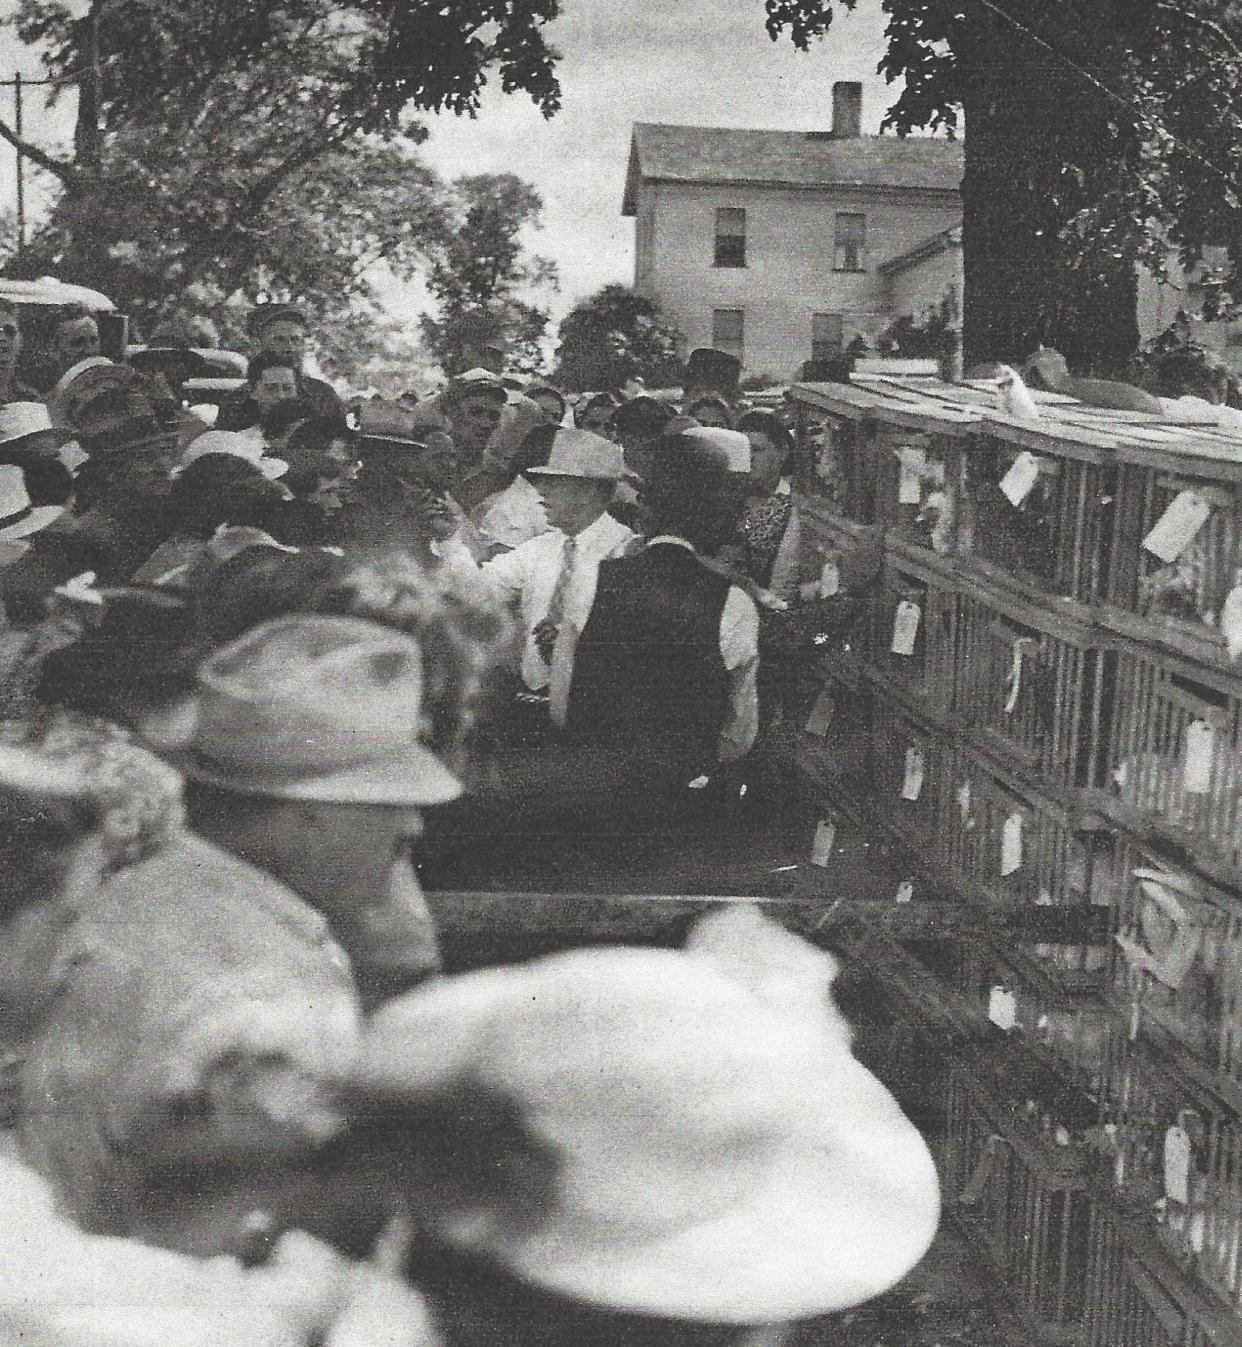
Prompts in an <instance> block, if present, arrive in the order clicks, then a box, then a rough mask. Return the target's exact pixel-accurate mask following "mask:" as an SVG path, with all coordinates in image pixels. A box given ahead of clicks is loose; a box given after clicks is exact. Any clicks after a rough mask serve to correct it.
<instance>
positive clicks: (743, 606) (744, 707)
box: [551, 534, 759, 762]
mask: <svg viewBox="0 0 1242 1347" xmlns="http://www.w3.org/2000/svg"><path fill="white" fill-rule="evenodd" d="M656 543H671V544H673V545H674V546H675V547H684V548H685V549H686V550H687V551H688V552H694V553H695V555H696V556H697V555H698V553H697V551H696V550H695V547H694V545H693V544H692V543H690V542H688V541H687V540H686V539H685V538H677V537H674V536H673V535H672V534H661V535H659V536H658V537H655V538H651V539H649V540H648V542H647V546H648V547H653V546H655V544H656ZM598 578H599V567H598V566H596V567H594V568H593V569H592V570H591V574H590V578H589V592H588V582H587V580H586V579H585V578H584V580H583V583H582V584H581V586H578V587H576V589H577V592H576V593H575V606H574V609H573V610H572V615H571V616H570V618H569V621H570V622H571V623H572V626H573V628H574V633H573V637H572V643H573V645H574V646H575V647H576V646H577V638H578V636H580V635H581V634H582V629H583V627H585V626H586V619H587V618H588V617H589V616H590V614H591V605H592V604H593V603H594V602H595V585H596V582H597V580H598ZM558 644H559V643H558ZM558 654H559V651H558ZM720 657H721V659H722V660H723V662H724V666H725V669H726V670H727V671H728V674H729V713H728V717H727V718H726V720H725V723H724V726H723V728H722V729H721V731H720V744H719V754H720V761H721V762H736V761H737V759H738V758H743V757H745V756H746V754H747V753H749V752H750V750H751V749H752V748H753V747H754V745H755V737H756V736H757V735H758V733H759V687H758V674H759V609H758V608H756V607H755V601H754V599H752V598H751V597H750V595H749V594H747V593H746V592H745V591H744V590H741V589H739V588H738V587H737V585H731V586H730V587H729V592H728V594H727V595H726V596H725V603H724V609H723V611H722V612H721V614H720ZM565 682H566V689H568V684H569V680H568V679H566V680H565ZM551 710H552V719H553V720H555V721H556V722H557V724H560V725H563V724H564V723H565V711H566V707H565V705H563V704H562V705H559V706H558V705H557V704H556V700H555V699H554V701H553V705H552V708H551Z"/></svg>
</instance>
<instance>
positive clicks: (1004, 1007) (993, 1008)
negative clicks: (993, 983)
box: [988, 986, 1018, 1033]
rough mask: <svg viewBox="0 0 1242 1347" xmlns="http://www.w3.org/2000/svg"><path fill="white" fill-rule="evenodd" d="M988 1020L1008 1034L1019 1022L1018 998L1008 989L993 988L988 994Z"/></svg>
mask: <svg viewBox="0 0 1242 1347" xmlns="http://www.w3.org/2000/svg"><path fill="white" fill-rule="evenodd" d="M988 1019H989V1020H991V1021H992V1023H993V1024H994V1025H996V1027H997V1028H998V1029H1003V1030H1004V1031H1005V1032H1006V1033H1009V1032H1010V1030H1011V1029H1012V1028H1013V1027H1014V1025H1015V1024H1017V1022H1018V998H1017V997H1016V996H1015V995H1014V994H1013V992H1011V991H1010V990H1009V988H1008V987H1000V986H997V987H993V988H992V990H991V991H990V992H989V993H988Z"/></svg>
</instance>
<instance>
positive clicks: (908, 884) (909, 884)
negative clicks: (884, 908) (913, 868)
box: [893, 879, 914, 903]
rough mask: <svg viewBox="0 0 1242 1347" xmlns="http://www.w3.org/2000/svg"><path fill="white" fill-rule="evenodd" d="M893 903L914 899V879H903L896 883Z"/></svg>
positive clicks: (907, 901)
mask: <svg viewBox="0 0 1242 1347" xmlns="http://www.w3.org/2000/svg"><path fill="white" fill-rule="evenodd" d="M893 901H894V902H895V903H910V902H913V901H914V880H912V879H903V880H902V881H901V883H900V884H898V885H897V892H896V894H895V895H894V897H893Z"/></svg>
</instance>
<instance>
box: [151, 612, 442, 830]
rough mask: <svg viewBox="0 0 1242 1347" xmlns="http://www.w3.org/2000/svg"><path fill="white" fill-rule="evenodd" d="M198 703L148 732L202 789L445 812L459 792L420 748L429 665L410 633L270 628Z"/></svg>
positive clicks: (320, 623) (213, 678)
mask: <svg viewBox="0 0 1242 1347" xmlns="http://www.w3.org/2000/svg"><path fill="white" fill-rule="evenodd" d="M198 684H199V690H198V695H197V696H196V697H194V698H193V699H192V700H191V701H190V702H189V703H188V704H186V705H184V706H182V707H180V708H178V709H177V710H176V711H175V712H174V713H172V714H170V715H168V716H165V717H162V718H161V719H160V720H159V721H158V722H154V721H153V722H150V723H148V724H146V725H144V734H145V735H146V737H147V739H148V741H149V742H150V743H151V744H152V746H154V747H156V748H159V749H161V750H162V751H164V752H165V753H166V754H167V755H168V756H169V757H170V759H171V760H172V761H173V762H174V763H175V764H176V765H177V766H178V767H179V768H180V769H181V770H182V772H184V773H185V775H186V776H188V777H191V778H193V779H195V780H199V781H205V782H207V783H209V784H213V785H218V786H222V787H225V788H226V789H228V790H231V791H235V792H238V793H241V794H253V795H268V796H275V797H278V798H281V799H290V800H321V801H332V802H337V803H352V804H392V805H424V804H441V803H443V802H444V801H446V800H452V799H455V798H456V797H457V796H458V795H460V794H461V784H460V783H459V782H458V780H457V778H456V777H455V776H453V775H452V773H451V772H449V770H448V769H447V768H446V767H445V766H444V765H443V764H442V763H441V762H440V760H439V759H438V758H437V757H436V756H435V755H434V754H433V753H432V752H431V750H430V749H428V748H426V747H425V746H424V745H423V744H421V743H420V742H419V740H418V734H419V730H420V728H421V724H422V721H421V715H422V694H423V660H422V652H421V650H420V649H419V645H418V642H417V641H416V640H415V639H414V638H413V637H412V636H408V635H406V634H405V633H404V632H400V631H395V630H392V629H390V628H388V627H382V626H380V625H379V624H378V623H374V622H366V621H362V620H360V619H356V618H348V617H320V616H313V615H297V616H292V617H285V618H278V619H276V620H275V621H272V622H266V623H264V624H263V625H261V626H259V627H256V628H255V629H254V630H253V631H251V632H249V633H247V635H245V636H243V637H242V638H241V639H240V640H238V641H235V642H234V643H233V644H231V645H228V646H225V647H224V648H223V649H221V650H219V651H217V652H216V653H215V654H214V655H213V656H211V658H210V659H208V660H207V661H206V662H205V663H204V664H203V665H202V667H201V668H200V670H199V675H198Z"/></svg>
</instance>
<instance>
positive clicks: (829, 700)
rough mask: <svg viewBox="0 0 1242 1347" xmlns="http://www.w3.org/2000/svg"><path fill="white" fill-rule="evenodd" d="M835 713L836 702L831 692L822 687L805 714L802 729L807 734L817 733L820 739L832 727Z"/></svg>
mask: <svg viewBox="0 0 1242 1347" xmlns="http://www.w3.org/2000/svg"><path fill="white" fill-rule="evenodd" d="M836 714H837V704H836V702H835V701H834V700H833V696H832V693H831V692H830V691H829V690H828V688H824V690H823V691H822V692H821V693H820V694H819V696H818V697H816V698H815V705H814V706H812V707H811V714H810V715H809V716H807V718H806V724H805V725H804V726H803V729H804V730H805V731H806V733H807V734H814V735H818V736H819V738H821V739H822V738H823V737H824V735H826V734H827V733H828V731H829V730H830V729H831V728H832V722H833V720H834V719H835V717H836Z"/></svg>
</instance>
